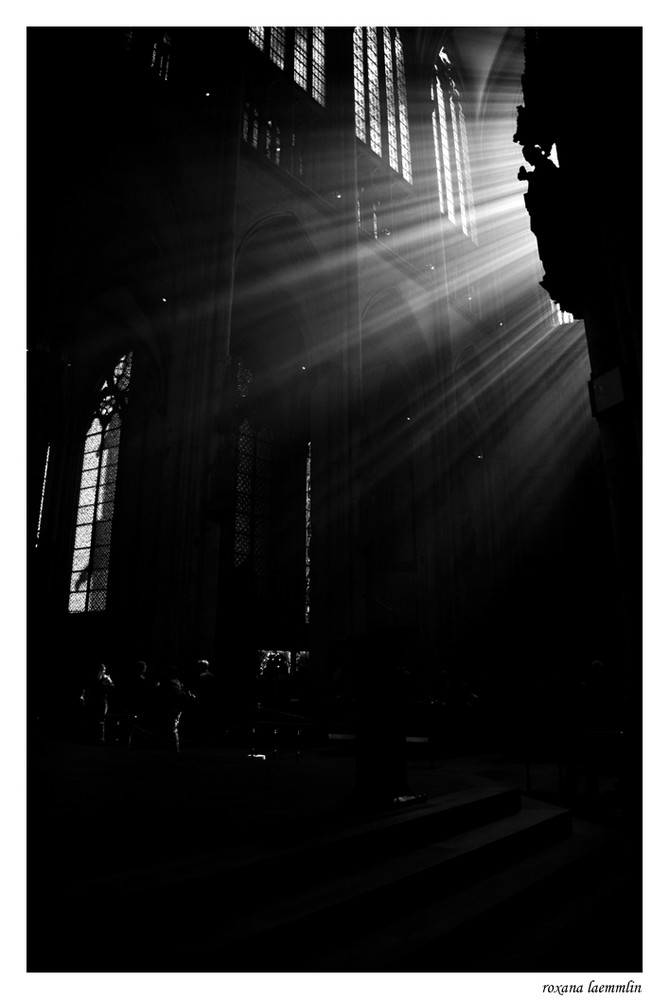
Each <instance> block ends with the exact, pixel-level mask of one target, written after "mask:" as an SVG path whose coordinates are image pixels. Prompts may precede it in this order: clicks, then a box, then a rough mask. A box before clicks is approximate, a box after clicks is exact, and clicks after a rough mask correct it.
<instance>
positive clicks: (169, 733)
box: [154, 667, 195, 753]
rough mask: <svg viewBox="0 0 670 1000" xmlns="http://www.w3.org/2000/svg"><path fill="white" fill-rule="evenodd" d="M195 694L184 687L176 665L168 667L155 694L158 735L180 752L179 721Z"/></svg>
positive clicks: (155, 717) (175, 750)
mask: <svg viewBox="0 0 670 1000" xmlns="http://www.w3.org/2000/svg"><path fill="white" fill-rule="evenodd" d="M194 697H195V696H194V695H193V694H192V693H191V692H190V691H189V690H188V689H187V688H185V687H184V685H183V684H182V682H181V681H180V679H179V674H178V671H177V668H176V667H168V668H167V669H166V670H165V671H164V673H163V676H162V678H161V681H160V684H159V685H158V687H157V688H156V690H155V695H154V699H155V701H154V726H155V732H156V735H157V736H158V737H159V738H160V739H165V740H166V741H167V743H168V745H169V746H170V748H171V749H172V750H174V752H175V753H179V721H180V719H181V714H182V711H183V709H184V706H185V705H186V704H187V702H188V701H189V699H191V698H194Z"/></svg>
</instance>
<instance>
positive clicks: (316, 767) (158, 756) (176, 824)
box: [26, 27, 642, 972]
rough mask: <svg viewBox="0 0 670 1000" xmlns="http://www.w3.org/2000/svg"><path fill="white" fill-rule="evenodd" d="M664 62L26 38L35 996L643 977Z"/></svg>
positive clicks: (338, 35) (512, 33)
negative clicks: (72, 982) (647, 550)
mask: <svg viewBox="0 0 670 1000" xmlns="http://www.w3.org/2000/svg"><path fill="white" fill-rule="evenodd" d="M641 50H642V30H641V29H639V28H634V27H631V28H570V27H565V28H558V27H555V28H485V27H477V28H467V27H456V28H453V27H452V28H449V27H444V28H439V27H425V28H423V27H405V28H396V27H307V28H300V27H285V28H282V27H248V28H242V27H210V28H205V27H203V28H184V27H181V28H179V27H175V28H171V27H165V28H151V27H141V28H83V27H82V28H39V27H34V28H30V29H28V46H27V51H28V76H27V78H28V104H27V109H28V114H27V123H28V146H27V150H28V336H27V369H26V384H27V440H28V447H27V501H28V504H27V526H28V538H27V553H28V554H27V567H28V588H27V621H28V627H27V646H28V682H27V704H28V744H27V745H28V846H29V851H28V862H29V863H28V964H29V969H30V970H31V971H42V972H44V971H98V972H100V971H103V972H104V971H215V972H223V971H245V972H248V971H275V970H276V971H309V970H314V971H319V972H331V971H359V970H360V971H389V970H390V971H409V970H413V971H444V972H447V971H466V972H477V971H482V972H483V971H524V970H527V969H528V970H535V971H542V970H549V969H559V970H561V969H565V970H570V969H577V970H581V969H584V970H586V969H590V968H593V969H595V970H596V971H605V972H607V971H609V972H623V971H627V972H635V971H639V970H640V969H641V904H640V893H641V875H640V867H641V850H640V822H641V801H640V800H641V734H642V727H641V695H642V656H641V646H642V642H641V629H642V613H641V593H642V584H641V520H642V519H641V481H642V475H641V461H642V460H641V452H642V446H641V441H642V426H641V423H642V421H641V411H642V406H641V392H642V389H641V382H642V378H641V368H642V346H641V313H642V306H641V299H642V281H641V257H642V253H641V200H642V182H641V147H642V143H641V129H642V111H641V78H642V65H641V63H642V57H641ZM568 72H569V79H570V80H571V82H572V86H570V87H567V86H566V78H567V76H568ZM622 132H623V133H624V134H625V137H626V143H625V149H626V151H625V155H622V152H621V148H619V151H618V152H617V150H616V147H617V146H619V147H620V146H621V136H622ZM615 136H616V137H618V138H619V142H618V143H616V144H615V142H614V137H615ZM203 661H206V664H204V663H203ZM103 663H104V664H105V666H106V670H107V674H103V675H102V676H103V678H104V677H107V676H108V677H109V678H111V682H110V684H109V687H108V690H106V691H104V692H103V694H102V701H104V710H101V712H100V716H99V717H98V718H97V720H96V727H97V728H95V729H94V730H93V729H91V727H90V725H89V722H90V719H89V715H90V714H91V706H92V704H93V701H94V699H93V696H92V695H90V692H91V691H92V689H93V687H94V682H93V681H92V680H91V679H90V678H91V676H92V674H91V671H92V669H93V668H96V667H97V665H98V664H103ZM138 663H142V664H144V665H145V666H144V667H143V668H142V669H143V673H142V684H143V685H144V686H145V687H151V690H152V691H154V693H155V692H156V691H164V690H167V688H168V685H169V684H173V682H174V685H175V689H176V688H178V689H179V695H180V697H181V698H182V702H180V708H179V712H178V713H177V714H176V721H174V725H173V726H172V727H171V728H169V732H167V731H165V730H164V729H161V727H160V726H157V728H156V729H154V728H153V726H152V724H151V723H150V722H147V720H146V718H145V717H143V715H142V712H141V711H140V710H139V709H138V708H137V704H136V702H134V701H133V698H134V697H135V696H134V695H133V694H132V692H134V691H135V687H136V686H137V685H135V683H134V682H135V680H136V673H137V664H138ZM205 666H206V667H207V670H206V671H205ZM205 672H206V674H207V675H208V678H211V682H210V681H209V680H208V679H207V678H206V679H205V680H203V674H204V673H205ZM177 676H178V678H179V681H178V682H177V681H174V678H175V677H177ZM99 680H100V675H99V674H98V681H99ZM208 683H209V687H208ZM89 695H90V697H89ZM102 701H101V704H102ZM173 714H175V713H173ZM55 853H57V854H58V856H59V857H60V863H58V864H57V863H55V861H54V854H55ZM613 872H614V873H616V882H615V883H613V881H612V879H613V875H612V873H613ZM589 879H591V881H589ZM594 900H596V902H594ZM613 900H616V901H617V905H616V906H615V905H614V903H613ZM596 903H597V905H596ZM557 913H560V914H562V915H563V916H562V917H561V918H560V920H559V918H558V917H555V915H556V914H557ZM552 914H553V915H554V917H555V919H554V918H552ZM552 919H554V923H552ZM505 935H507V936H505ZM586 938H588V948H587V947H586V944H585V939H586Z"/></svg>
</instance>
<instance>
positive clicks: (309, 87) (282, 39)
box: [249, 27, 326, 106]
mask: <svg viewBox="0 0 670 1000" xmlns="http://www.w3.org/2000/svg"><path fill="white" fill-rule="evenodd" d="M325 30H326V29H325V28H324V27H311V28H267V27H262V28H261V27H255V28H249V41H250V42H251V43H252V45H255V46H256V48H257V49H260V51H261V52H265V53H266V54H267V55H269V57H270V59H271V60H272V62H273V63H274V64H275V65H276V66H278V67H279V69H281V70H285V71H287V72H290V73H291V74H292V76H293V80H294V82H295V83H296V84H297V85H298V86H299V87H300V88H301V90H304V91H305V92H306V93H308V94H309V95H310V96H311V97H312V98H313V99H314V100H315V101H316V102H317V103H318V104H321V105H322V106H325V104H326V35H325Z"/></svg>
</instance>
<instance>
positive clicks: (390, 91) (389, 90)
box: [384, 28, 398, 170]
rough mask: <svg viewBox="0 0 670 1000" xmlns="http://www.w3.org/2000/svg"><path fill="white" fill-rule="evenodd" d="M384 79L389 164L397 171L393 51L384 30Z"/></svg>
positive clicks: (388, 34) (387, 33)
mask: <svg viewBox="0 0 670 1000" xmlns="http://www.w3.org/2000/svg"><path fill="white" fill-rule="evenodd" d="M384 77H385V80H386V123H387V132H388V136H387V137H388V150H389V163H390V165H391V167H392V168H393V169H394V170H398V128H397V123H396V107H395V87H394V80H393V49H392V46H391V32H390V31H389V29H388V28H384Z"/></svg>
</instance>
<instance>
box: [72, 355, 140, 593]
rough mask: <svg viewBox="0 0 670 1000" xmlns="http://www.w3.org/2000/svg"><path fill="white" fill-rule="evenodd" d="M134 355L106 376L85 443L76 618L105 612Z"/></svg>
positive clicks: (79, 507)
mask: <svg viewBox="0 0 670 1000" xmlns="http://www.w3.org/2000/svg"><path fill="white" fill-rule="evenodd" d="M131 366H132V352H129V353H128V354H125V355H124V356H123V357H122V358H121V359H120V360H119V361H118V362H117V364H116V365H115V366H114V367H113V368H112V369H111V370H110V371H109V372H108V373H107V375H105V376H104V377H103V379H102V381H101V383H100V387H99V389H98V399H97V403H96V407H95V412H94V414H93V419H92V421H91V423H90V425H89V428H88V431H87V433H86V439H85V441H84V457H83V460H82V471H81V480H80V484H79V501H78V504H77V524H76V529H75V539H74V552H73V556H72V567H71V573H70V596H69V601H68V610H69V611H70V612H84V611H104V609H105V608H106V606H107V582H108V577H109V564H110V553H111V542H112V520H113V516H114V501H115V497H116V479H117V469H118V463H119V445H120V440H121V419H122V413H123V410H124V408H125V406H126V403H127V401H128V390H129V386H130V371H131Z"/></svg>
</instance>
